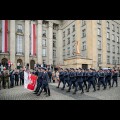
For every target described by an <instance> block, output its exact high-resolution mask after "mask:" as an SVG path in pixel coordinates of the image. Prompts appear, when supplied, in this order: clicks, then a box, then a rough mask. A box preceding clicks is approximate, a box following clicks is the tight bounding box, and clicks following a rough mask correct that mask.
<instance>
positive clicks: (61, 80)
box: [58, 80, 64, 88]
mask: <svg viewBox="0 0 120 120" xmlns="http://www.w3.org/2000/svg"><path fill="white" fill-rule="evenodd" d="M61 82H62V83H63V84H64V81H63V80H60V81H59V83H58V88H59V86H60V83H61Z"/></svg>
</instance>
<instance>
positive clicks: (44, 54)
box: [42, 48, 46, 57]
mask: <svg viewBox="0 0 120 120" xmlns="http://www.w3.org/2000/svg"><path fill="white" fill-rule="evenodd" d="M42 56H43V57H45V56H46V49H45V48H43V49H42Z"/></svg>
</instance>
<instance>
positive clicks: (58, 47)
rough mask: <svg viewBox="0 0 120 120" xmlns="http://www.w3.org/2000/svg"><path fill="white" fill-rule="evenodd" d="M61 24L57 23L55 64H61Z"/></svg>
mask: <svg viewBox="0 0 120 120" xmlns="http://www.w3.org/2000/svg"><path fill="white" fill-rule="evenodd" d="M61 27H62V26H61V25H59V30H58V41H57V61H56V62H57V64H60V65H63V40H62V28H61Z"/></svg>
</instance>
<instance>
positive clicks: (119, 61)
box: [118, 57, 120, 65]
mask: <svg viewBox="0 0 120 120" xmlns="http://www.w3.org/2000/svg"><path fill="white" fill-rule="evenodd" d="M119 64H120V58H119V57H118V65H119Z"/></svg>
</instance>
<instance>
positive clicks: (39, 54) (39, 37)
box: [37, 20, 43, 64]
mask: <svg viewBox="0 0 120 120" xmlns="http://www.w3.org/2000/svg"><path fill="white" fill-rule="evenodd" d="M37 59H38V60H37V61H38V63H39V64H42V63H43V61H42V20H38V29H37Z"/></svg>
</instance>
